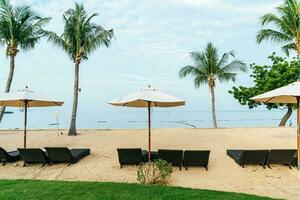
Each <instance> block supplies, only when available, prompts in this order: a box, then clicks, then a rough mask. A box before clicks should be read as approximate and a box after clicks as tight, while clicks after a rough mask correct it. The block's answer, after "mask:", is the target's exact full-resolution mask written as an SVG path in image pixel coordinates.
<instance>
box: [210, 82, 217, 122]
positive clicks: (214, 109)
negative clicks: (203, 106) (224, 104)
mask: <svg viewBox="0 0 300 200" xmlns="http://www.w3.org/2000/svg"><path fill="white" fill-rule="evenodd" d="M209 88H210V94H211V111H212V121H213V127H214V128H217V127H218V126H217V118H216V105H215V104H216V100H215V88H214V87H211V86H210V87H209Z"/></svg>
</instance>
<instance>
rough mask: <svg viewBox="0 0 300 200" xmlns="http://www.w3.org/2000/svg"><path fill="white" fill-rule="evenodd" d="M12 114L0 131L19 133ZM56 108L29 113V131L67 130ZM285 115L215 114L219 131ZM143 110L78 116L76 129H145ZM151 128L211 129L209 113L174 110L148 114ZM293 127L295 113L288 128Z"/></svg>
mask: <svg viewBox="0 0 300 200" xmlns="http://www.w3.org/2000/svg"><path fill="white" fill-rule="evenodd" d="M9 111H12V112H13V114H5V116H4V119H3V121H2V123H1V124H0V129H7V128H9V129H22V128H23V124H24V112H22V111H20V110H18V109H9ZM58 112H59V111H57V110H56V109H55V108H47V109H41V108H33V109H29V112H28V127H29V128H57V127H59V128H68V127H69V123H70V115H69V113H67V112H62V113H59V114H57V113H58ZM284 113H285V111H282V110H273V111H269V110H228V111H224V110H223V111H222V110H221V111H217V119H218V125H219V127H276V126H278V124H279V122H280V119H281V118H282V116H283V115H284ZM147 117H148V115H147V110H146V109H129V108H127V109H121V110H114V109H112V110H107V111H98V112H91V111H90V112H78V118H77V119H78V120H77V126H78V128H102V129H113V128H146V127H147V126H148V124H147V123H148V122H147ZM151 117H152V119H151V122H152V127H153V128H195V127H197V128H210V127H212V120H211V112H210V111H188V110H174V109H154V110H152V111H151ZM294 124H295V113H293V115H292V117H291V118H290V120H289V121H288V123H287V126H291V125H294Z"/></svg>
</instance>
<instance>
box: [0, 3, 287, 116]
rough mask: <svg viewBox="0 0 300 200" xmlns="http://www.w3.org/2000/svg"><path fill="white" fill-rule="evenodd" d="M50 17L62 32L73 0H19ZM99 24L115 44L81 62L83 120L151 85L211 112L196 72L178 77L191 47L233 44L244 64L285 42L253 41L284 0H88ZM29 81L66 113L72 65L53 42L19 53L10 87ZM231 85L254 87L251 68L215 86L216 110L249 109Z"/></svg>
mask: <svg viewBox="0 0 300 200" xmlns="http://www.w3.org/2000/svg"><path fill="white" fill-rule="evenodd" d="M13 2H14V3H16V4H19V3H21V2H26V3H28V4H30V5H32V6H33V9H34V10H36V11H37V12H39V13H40V14H41V15H43V16H45V17H52V20H51V22H50V24H49V25H48V27H47V28H48V29H49V30H52V31H55V32H57V33H61V32H62V29H63V24H62V20H61V17H62V14H63V12H64V11H66V10H67V9H68V8H71V7H73V6H74V3H75V1H72V0H64V1H57V0H25V1H24V0H22V1H21V0H18V1H13ZM78 2H82V3H83V4H84V6H85V8H86V10H87V11H88V12H89V13H94V12H97V13H99V16H98V17H97V18H95V20H94V22H96V23H99V24H101V25H102V26H103V27H105V28H107V29H109V28H113V29H114V31H115V39H113V40H112V43H111V46H110V48H108V49H107V48H105V47H101V48H99V49H98V50H97V51H95V52H94V53H93V54H92V55H91V56H90V58H89V60H87V61H84V62H83V63H82V64H81V66H80V88H82V92H81V93H80V96H79V110H78V112H79V120H80V119H84V118H86V117H88V116H87V115H88V114H89V113H91V112H94V111H96V113H97V112H104V111H111V110H116V109H118V108H114V107H112V106H110V105H108V104H107V102H109V101H110V100H112V99H114V98H116V97H119V96H123V95H125V94H127V93H130V92H134V91H136V90H138V89H140V88H143V87H145V86H146V85H148V84H151V85H153V86H154V87H156V88H158V89H160V90H162V91H165V92H168V93H171V94H173V95H175V96H178V97H180V98H182V99H185V100H186V102H187V105H186V106H185V107H182V108H178V109H181V110H210V96H209V90H208V88H207V86H205V85H204V86H203V87H201V88H200V89H198V90H196V89H195V88H194V85H193V82H192V79H191V78H187V79H183V80H180V79H179V78H178V70H179V69H180V68H181V67H182V66H184V65H187V64H192V62H191V59H190V57H189V52H191V51H196V50H197V51H201V50H202V49H203V48H204V47H205V46H206V44H207V43H208V42H213V43H214V44H215V45H216V46H217V47H218V49H219V50H220V52H219V54H220V55H221V54H222V53H224V52H227V51H230V50H235V52H236V57H237V58H238V59H241V60H243V61H244V62H245V63H247V64H250V63H253V62H255V63H257V64H267V63H268V60H267V57H268V55H270V54H271V53H272V52H273V51H276V52H278V54H282V53H281V51H280V48H279V47H280V45H277V44H273V43H268V42H265V43H263V44H262V45H258V44H257V43H256V42H255V37H256V33H257V32H258V30H259V29H260V28H261V26H260V24H259V17H260V16H262V15H263V14H264V13H266V12H273V11H274V8H275V7H276V6H277V5H279V4H280V3H281V2H282V1H280V0H252V1H244V0H226V1H224V0H163V1H161V0H160V1H159V0H148V1H140V0H86V1H78ZM7 73H8V59H7V58H6V57H5V54H4V48H1V51H0V89H1V88H2V90H4V86H5V82H6V78H7ZM25 85H28V86H29V87H30V88H32V89H33V90H36V91H42V92H43V93H47V94H49V95H51V96H55V97H58V98H60V99H63V100H65V102H66V103H65V105H64V106H63V107H62V108H60V111H61V113H62V114H61V115H62V116H63V117H64V118H67V119H68V118H69V116H70V111H71V104H72V91H73V90H72V87H73V63H72V62H71V60H70V59H69V58H68V56H67V55H66V54H65V53H64V52H63V51H62V50H60V49H58V48H57V47H55V46H53V45H52V44H50V43H48V42H46V41H43V40H42V41H41V42H40V44H39V45H37V46H36V48H35V49H34V50H30V51H28V52H20V53H19V54H18V56H17V58H16V71H15V76H14V80H13V86H12V90H17V89H20V88H23V87H25ZM233 85H251V79H250V78H249V74H243V75H240V76H238V78H237V81H236V83H226V84H222V85H221V84H219V83H217V86H216V96H217V97H216V98H217V110H240V109H247V108H246V107H242V106H240V105H239V104H238V102H237V101H236V100H235V99H234V98H233V97H232V96H231V95H230V94H228V90H229V89H230V88H231V87H232V86H233ZM95 115H97V114H95Z"/></svg>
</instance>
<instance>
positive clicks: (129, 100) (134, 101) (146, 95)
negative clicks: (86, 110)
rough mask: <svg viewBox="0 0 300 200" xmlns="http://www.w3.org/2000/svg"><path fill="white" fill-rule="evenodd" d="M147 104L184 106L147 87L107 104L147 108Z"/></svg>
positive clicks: (173, 98) (177, 100) (178, 100)
mask: <svg viewBox="0 0 300 200" xmlns="http://www.w3.org/2000/svg"><path fill="white" fill-rule="evenodd" d="M149 103H150V107H175V106H182V105H184V104H185V101H184V100H181V99H178V98H177V97H174V96H172V95H169V94H166V93H164V92H161V91H159V90H156V89H155V88H153V87H151V86H148V87H147V88H145V89H142V90H140V91H138V92H135V93H132V94H129V95H126V96H124V97H121V98H119V99H117V100H115V101H112V102H110V103H109V104H111V105H114V106H126V107H148V106H149Z"/></svg>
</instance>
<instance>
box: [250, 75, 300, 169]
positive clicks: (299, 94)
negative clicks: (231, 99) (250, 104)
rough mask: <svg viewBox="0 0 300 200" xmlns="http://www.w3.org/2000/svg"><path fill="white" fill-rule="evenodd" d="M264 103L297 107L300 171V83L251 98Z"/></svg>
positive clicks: (299, 161)
mask: <svg viewBox="0 0 300 200" xmlns="http://www.w3.org/2000/svg"><path fill="white" fill-rule="evenodd" d="M251 99H252V100H255V101H258V102H264V103H287V104H296V105H297V152H298V153H297V154H298V169H300V81H297V82H294V83H291V84H289V85H287V86H283V87H280V88H277V89H275V90H271V91H269V92H266V93H264V94H261V95H258V96H255V97H252V98H251Z"/></svg>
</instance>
